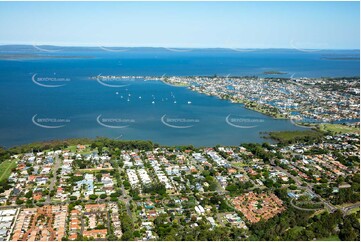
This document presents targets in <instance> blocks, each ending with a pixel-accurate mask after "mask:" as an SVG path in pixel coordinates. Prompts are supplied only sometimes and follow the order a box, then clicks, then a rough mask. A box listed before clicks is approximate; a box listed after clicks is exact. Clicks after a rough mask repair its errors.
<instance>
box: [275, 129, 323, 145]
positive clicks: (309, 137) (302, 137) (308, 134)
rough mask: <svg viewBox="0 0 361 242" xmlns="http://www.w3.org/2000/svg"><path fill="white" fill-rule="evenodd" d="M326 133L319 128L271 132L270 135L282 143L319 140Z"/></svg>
mask: <svg viewBox="0 0 361 242" xmlns="http://www.w3.org/2000/svg"><path fill="white" fill-rule="evenodd" d="M323 136H324V134H323V133H322V132H320V131H317V130H303V131H299V130H297V131H277V132H269V137H270V138H272V139H274V140H276V141H278V142H279V143H281V144H284V145H286V144H292V143H301V142H305V143H309V142H319V141H320V140H321V138H322V137H323Z"/></svg>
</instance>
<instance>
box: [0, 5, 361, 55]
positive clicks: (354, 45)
mask: <svg viewBox="0 0 361 242" xmlns="http://www.w3.org/2000/svg"><path fill="white" fill-rule="evenodd" d="M0 44H31V45H42V44H48V45H63V46H127V47H186V48H211V47H214V48H218V47H224V48H300V49H359V48H360V3H359V2H358V1H356V2H0Z"/></svg>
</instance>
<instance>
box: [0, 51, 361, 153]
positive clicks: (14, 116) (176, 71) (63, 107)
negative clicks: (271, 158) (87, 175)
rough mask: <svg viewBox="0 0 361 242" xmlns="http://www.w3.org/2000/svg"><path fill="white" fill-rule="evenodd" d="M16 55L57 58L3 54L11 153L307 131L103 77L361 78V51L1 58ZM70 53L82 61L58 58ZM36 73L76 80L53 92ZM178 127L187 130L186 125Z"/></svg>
mask: <svg viewBox="0 0 361 242" xmlns="http://www.w3.org/2000/svg"><path fill="white" fill-rule="evenodd" d="M14 53H21V54H24V53H25V54H29V53H30V54H34V53H35V54H41V55H47V56H52V57H54V58H52V59H49V58H46V59H45V58H40V59H36V58H29V57H26V58H25V57H24V58H13V59H11V60H10V59H6V58H2V59H1V56H0V74H1V80H0V101H1V107H0V117H1V119H0V145H1V146H7V147H8V146H13V145H18V144H24V143H28V142H32V141H42V140H51V139H60V138H71V137H96V136H105V137H109V138H118V139H126V140H129V139H141V140H152V141H154V142H157V143H160V144H164V145H180V144H193V145H196V146H211V145H216V144H222V145H238V144H240V143H241V142H263V141H264V139H263V138H262V134H260V132H267V131H274V130H297V129H301V128H299V127H295V126H294V125H292V124H291V123H290V122H289V121H288V120H275V119H273V118H271V117H268V116H265V115H262V114H259V113H257V112H254V111H251V110H247V109H245V108H243V107H242V105H239V104H232V103H230V102H228V101H225V100H219V99H217V98H215V97H209V96H206V95H203V94H198V93H195V92H192V91H190V90H188V89H187V88H184V87H172V86H169V85H165V84H163V83H161V82H159V81H144V80H141V79H140V80H135V81H134V80H125V81H123V82H122V83H123V84H125V85H127V86H126V87H123V88H111V87H106V86H103V85H101V84H99V83H98V82H97V81H96V80H91V79H89V77H90V76H96V75H98V74H102V75H142V76H143V75H153V76H155V75H159V76H161V75H163V74H166V75H181V76H190V75H214V74H217V75H228V74H230V75H240V76H245V75H256V76H262V75H264V74H263V72H264V71H269V70H276V71H282V72H287V74H285V75H280V76H285V77H289V76H291V75H294V77H321V76H328V77H339V76H359V72H360V70H359V65H360V63H359V60H356V59H354V58H353V57H355V56H356V57H357V58H359V51H320V52H312V53H305V52H300V51H296V50H262V51H260V50H258V51H254V52H236V51H229V50H209V51H207V50H192V51H190V52H171V51H167V50H162V49H131V50H128V51H125V52H107V51H103V50H101V49H83V48H80V49H77V48H69V49H66V50H64V49H62V50H60V51H57V52H49V53H48V52H46V53H39V52H36V51H34V50H32V49H31V48H30V49H29V48H27V49H25V50H21V51H19V50H16V49H15V50H14V49H11V50H7V49H4V48H1V49H0V54H14ZM67 55H68V56H78V57H79V58H69V59H64V58H56V56H67ZM350 56H351V57H352V58H350ZM90 57H91V58H90ZM34 74H37V77H48V78H49V77H50V78H68V79H69V81H67V82H62V84H66V85H64V86H62V87H58V88H46V87H42V86H39V85H36V84H34V83H33V82H32V76H33V75H34ZM121 96H123V98H121ZM139 96H141V98H139ZM128 97H129V101H128ZM174 101H176V103H174ZM152 102H154V103H152ZM188 102H191V103H190V104H189V103H188ZM35 115H37V116H36V117H37V118H57V119H67V120H68V122H67V123H66V124H65V126H64V127H61V128H52V129H48V128H42V127H39V126H37V125H35V124H34V123H33V122H32V118H33V117H34V116H35ZM100 115H101V116H100ZM164 115H165V116H164ZM227 116H228V117H233V118H236V119H237V120H243V121H242V123H237V124H238V125H239V126H242V127H243V128H239V127H234V126H232V125H229V124H228V123H227V122H226V117H227ZM97 117H101V119H116V120H120V119H121V120H132V122H129V123H126V125H128V126H127V127H125V128H116V129H114V128H107V127H104V126H102V125H100V124H99V123H98V121H97ZM162 117H167V118H170V119H172V118H173V119H187V120H188V122H187V125H189V126H191V127H189V128H172V127H169V126H167V125H165V124H164V123H162V121H161V118H162ZM189 120H190V121H189ZM108 124H113V125H114V123H108ZM115 125H116V124H115ZM173 125H176V126H177V125H180V126H182V124H180V123H173Z"/></svg>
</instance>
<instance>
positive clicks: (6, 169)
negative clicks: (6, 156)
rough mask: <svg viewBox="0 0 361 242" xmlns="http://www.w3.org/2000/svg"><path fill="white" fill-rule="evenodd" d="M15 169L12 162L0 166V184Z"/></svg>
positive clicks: (5, 162)
mask: <svg viewBox="0 0 361 242" xmlns="http://www.w3.org/2000/svg"><path fill="white" fill-rule="evenodd" d="M15 167H16V162H15V161H13V160H7V161H4V162H2V163H1V164H0V182H1V181H4V180H5V181H6V180H7V179H8V178H9V176H10V174H11V172H12V170H13V169H14V168H15Z"/></svg>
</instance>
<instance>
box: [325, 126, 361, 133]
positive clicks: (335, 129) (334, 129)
mask: <svg viewBox="0 0 361 242" xmlns="http://www.w3.org/2000/svg"><path fill="white" fill-rule="evenodd" d="M318 128H319V130H320V131H323V132H330V133H332V134H343V133H357V134H358V133H360V127H358V126H357V127H352V126H347V125H343V124H320V125H319V126H318Z"/></svg>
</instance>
